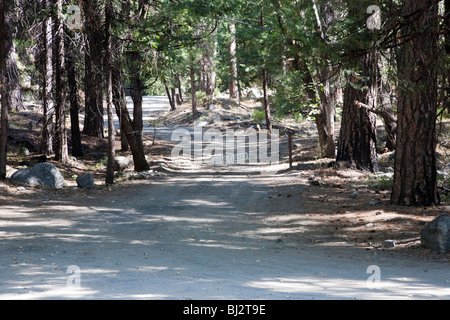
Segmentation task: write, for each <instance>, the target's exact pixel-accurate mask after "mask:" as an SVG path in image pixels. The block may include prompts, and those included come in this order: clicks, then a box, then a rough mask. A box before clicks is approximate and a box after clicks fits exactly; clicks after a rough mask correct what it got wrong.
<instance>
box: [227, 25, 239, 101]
mask: <svg viewBox="0 0 450 320" xmlns="http://www.w3.org/2000/svg"><path fill="white" fill-rule="evenodd" d="M230 33H231V41H230V44H229V46H228V51H229V53H230V98H231V99H237V98H238V85H237V77H238V66H237V58H236V24H235V23H231V24H230Z"/></svg>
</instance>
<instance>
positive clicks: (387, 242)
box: [383, 240, 395, 248]
mask: <svg viewBox="0 0 450 320" xmlns="http://www.w3.org/2000/svg"><path fill="white" fill-rule="evenodd" d="M383 247H384V248H394V247H395V240H384V241H383Z"/></svg>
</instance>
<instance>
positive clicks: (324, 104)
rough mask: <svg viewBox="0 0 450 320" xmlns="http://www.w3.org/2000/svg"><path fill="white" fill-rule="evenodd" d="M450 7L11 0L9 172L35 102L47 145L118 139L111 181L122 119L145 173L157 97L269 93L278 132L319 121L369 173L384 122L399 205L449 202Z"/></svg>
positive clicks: (5, 41)
mask: <svg viewBox="0 0 450 320" xmlns="http://www.w3.org/2000/svg"><path fill="white" fill-rule="evenodd" d="M449 13H450V2H449V1H448V0H446V1H434V0H426V1H423V0H422V1H419V0H392V1H366V0H357V1H356V0H346V1H328V0H308V1H299V0H261V1H259V0H255V1H247V0H231V1H229V0H227V1H221V0H216V1H203V0H196V1H193V0H160V1H147V0H139V1H131V0H92V1H82V0H80V1H66V0H42V1H36V0H0V61H1V65H0V73H1V78H0V83H1V97H2V98H1V106H2V109H1V110H2V112H1V144H0V173H1V174H0V176H1V177H2V178H5V177H6V163H7V148H6V146H7V140H8V128H9V125H8V116H9V115H10V114H11V113H14V112H19V111H21V110H22V109H23V108H24V104H23V103H24V100H27V99H36V100H38V101H39V102H40V103H41V104H42V115H41V116H42V119H41V121H40V126H41V127H42V131H41V132H42V133H41V137H40V144H39V149H40V150H39V152H40V153H42V154H44V155H50V154H54V155H55V160H56V161H58V162H60V163H65V162H67V161H68V158H69V154H71V155H73V156H75V157H81V156H82V155H83V150H82V148H81V135H88V136H92V137H98V138H104V137H107V138H108V141H109V149H108V165H107V174H106V183H107V184H111V183H113V182H114V170H113V158H114V155H115V149H114V143H113V141H114V139H115V130H114V128H113V123H112V117H113V113H116V114H117V115H118V117H119V119H120V126H121V129H122V130H121V133H122V135H123V137H122V141H123V144H122V145H123V148H130V150H131V152H132V154H133V160H134V166H135V170H136V171H145V170H148V168H149V166H148V163H147V160H146V158H145V153H144V151H143V141H142V132H143V121H142V97H143V95H167V96H168V97H169V101H170V105H171V109H172V110H176V108H177V105H179V104H180V103H181V102H182V101H183V100H185V99H187V98H189V99H190V101H191V105H192V114H193V115H194V116H195V115H197V114H198V106H200V105H201V106H206V107H207V106H208V105H210V104H211V102H212V101H213V99H214V96H215V94H217V93H218V92H227V94H229V96H230V98H232V99H239V98H241V97H242V91H243V89H244V88H249V87H257V88H260V89H261V90H262V92H263V99H262V101H263V106H264V108H263V110H262V116H263V117H264V118H265V121H264V124H265V125H266V126H267V128H268V129H269V130H271V128H272V120H273V119H274V118H277V117H284V116H291V117H295V118H297V119H299V120H302V119H314V121H315V122H316V126H317V130H318V133H319V142H320V147H321V150H322V154H323V156H324V157H327V158H332V159H335V160H336V163H341V162H347V163H348V164H349V165H350V166H351V167H353V168H355V169H358V170H367V171H371V172H377V170H378V156H377V147H376V134H377V133H376V118H377V117H380V118H381V119H382V120H383V123H384V125H385V130H386V133H387V141H386V149H388V150H391V151H392V150H396V153H395V168H394V182H393V187H392V194H391V202H392V203H393V204H400V205H432V204H438V203H439V202H440V199H439V192H438V184H437V168H436V147H437V144H438V143H439V141H438V138H437V132H436V130H437V129H436V124H437V123H438V121H439V120H440V119H443V118H445V117H446V116H447V115H448V102H449V99H448V94H449V85H450V84H449V75H450V73H449V61H448V56H449V53H450V42H449V41H450V33H449V26H450V17H449ZM126 96H131V98H132V101H133V105H134V108H133V114H132V115H131V114H130V113H129V111H128V109H127V107H126V98H125V97H126ZM80 115H83V116H84V121H81V120H80ZM105 117H107V118H108V120H109V121H108V122H107V123H108V128H105ZM69 118H70V119H69ZM337 118H339V119H340V120H341V129H340V133H339V135H338V136H336V133H335V126H336V119H337ZM69 120H70V124H71V126H70V127H71V130H70V133H71V137H70V139H68V136H67V132H68V131H67V128H66V124H67V122H68V121H69ZM106 131H107V134H106ZM68 141H70V143H68Z"/></svg>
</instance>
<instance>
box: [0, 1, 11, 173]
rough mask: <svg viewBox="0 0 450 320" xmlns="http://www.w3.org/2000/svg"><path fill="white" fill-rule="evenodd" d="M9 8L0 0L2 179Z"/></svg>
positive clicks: (0, 163)
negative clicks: (6, 19) (6, 17)
mask: <svg viewBox="0 0 450 320" xmlns="http://www.w3.org/2000/svg"><path fill="white" fill-rule="evenodd" d="M8 10H9V8H8V5H7V3H6V0H0V85H1V87H0V93H1V103H2V106H1V120H0V179H1V180H4V179H6V155H7V147H6V146H7V142H8V109H9V104H10V99H9V92H10V91H9V89H8V82H7V77H6V70H7V59H6V58H5V57H6V56H8V50H11V48H10V46H8V43H10V42H11V41H7V40H8V38H10V37H11V32H9V30H8V29H9V26H8V25H7V24H6V21H5V15H6V12H7V11H8Z"/></svg>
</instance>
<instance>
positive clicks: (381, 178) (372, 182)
mask: <svg viewBox="0 0 450 320" xmlns="http://www.w3.org/2000/svg"><path fill="white" fill-rule="evenodd" d="M393 183H394V178H393V177H390V176H386V175H374V176H371V177H370V178H369V179H367V180H366V184H367V185H368V186H369V187H371V188H374V189H377V190H382V191H384V190H391V189H392V184H393Z"/></svg>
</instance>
